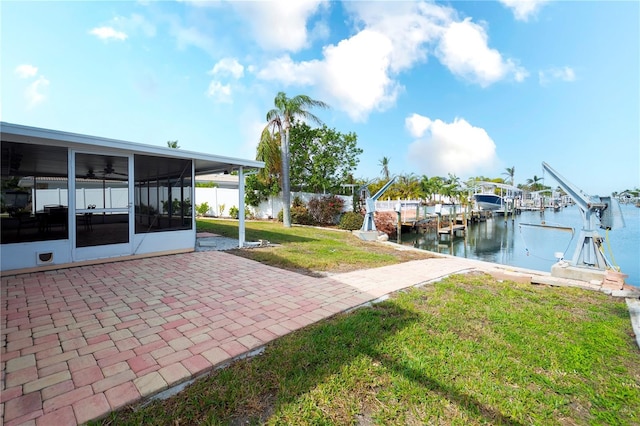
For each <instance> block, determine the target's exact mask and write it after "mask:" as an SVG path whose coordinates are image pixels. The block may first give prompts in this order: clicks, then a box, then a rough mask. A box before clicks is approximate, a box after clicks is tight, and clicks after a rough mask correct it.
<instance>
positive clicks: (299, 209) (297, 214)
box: [291, 204, 315, 225]
mask: <svg viewBox="0 0 640 426" xmlns="http://www.w3.org/2000/svg"><path fill="white" fill-rule="evenodd" d="M291 223H296V224H298V225H315V221H314V220H313V216H311V213H309V209H307V206H305V205H304V204H303V205H301V206H300V205H297V206H296V205H294V206H292V207H291Z"/></svg>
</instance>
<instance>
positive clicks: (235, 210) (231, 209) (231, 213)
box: [229, 206, 240, 219]
mask: <svg viewBox="0 0 640 426" xmlns="http://www.w3.org/2000/svg"><path fill="white" fill-rule="evenodd" d="M239 215H240V209H238V208H237V207H236V206H231V207H229V216H231V217H232V218H234V219H237V218H238V216H239Z"/></svg>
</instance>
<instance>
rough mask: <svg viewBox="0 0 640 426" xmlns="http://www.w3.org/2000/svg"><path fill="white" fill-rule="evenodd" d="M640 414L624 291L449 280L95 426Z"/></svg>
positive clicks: (488, 420)
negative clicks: (618, 293) (618, 295)
mask: <svg viewBox="0 0 640 426" xmlns="http://www.w3.org/2000/svg"><path fill="white" fill-rule="evenodd" d="M261 423H268V424H287V425H289V424H290V425H317V424H322V425H344V424H365V425H367V424H384V425H387V424H398V425H404V424H444V425H454V424H458V425H461V424H464V425H467V424H472V425H474V424H511V425H519V424H527V425H529V424H536V425H538V424H540V425H542V424H544V425H548V424H551V425H553V424H559V425H566V424H579V425H583V424H584V425H588V424H603V425H605V424H606V425H614V424H621V425H624V424H627V425H633V424H635V425H637V424H640V351H639V350H638V347H637V346H636V345H635V341H634V339H633V338H632V331H631V326H630V321H629V314H628V311H627V309H626V305H625V303H624V301H622V300H620V299H614V298H611V297H607V296H605V295H603V294H601V293H597V292H588V291H584V290H579V289H572V288H545V287H541V286H532V285H528V284H516V283H513V282H497V281H495V280H494V279H492V278H491V277H489V276H486V275H481V274H467V275H458V276H453V277H450V278H448V279H446V280H444V281H442V282H439V283H436V284H434V285H430V286H427V287H424V288H420V289H412V290H410V291H408V292H404V293H399V294H397V295H395V296H394V297H393V298H391V299H389V300H388V301H386V302H384V303H381V304H378V305H375V306H373V307H371V308H363V309H359V310H357V311H354V312H351V313H348V314H342V315H338V316H336V317H334V318H332V319H330V320H326V321H323V322H320V323H318V324H315V325H313V326H310V327H307V328H305V329H303V330H300V331H298V332H295V333H293V334H291V335H288V336H285V337H283V338H281V339H279V340H277V341H276V342H274V343H272V344H270V345H268V347H267V348H266V350H265V352H264V353H263V354H261V355H259V356H257V357H255V358H252V359H248V360H242V361H238V362H235V363H233V364H232V365H231V366H229V367H228V368H225V369H222V370H217V371H215V372H214V373H212V374H211V376H209V377H207V378H205V379H202V380H200V381H198V382H196V383H194V384H193V385H192V386H190V387H188V388H187V389H186V390H185V391H183V392H182V393H181V394H179V395H177V396H175V397H173V398H171V399H169V400H167V401H162V402H154V403H152V404H150V405H148V406H146V407H144V408H142V409H138V410H135V411H133V410H131V409H125V410H122V411H120V412H117V413H114V414H112V415H111V416H110V417H108V418H107V419H105V420H103V422H102V424H105V425H106V424H113V425H126V424H152V425H173V426H176V425H192V424H205V425H216V424H238V425H239V424H261Z"/></svg>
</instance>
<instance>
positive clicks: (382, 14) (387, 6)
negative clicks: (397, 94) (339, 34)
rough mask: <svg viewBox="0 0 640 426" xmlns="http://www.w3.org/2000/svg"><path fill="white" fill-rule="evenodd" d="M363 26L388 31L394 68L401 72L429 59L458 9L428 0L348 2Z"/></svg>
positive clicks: (358, 22)
mask: <svg viewBox="0 0 640 426" xmlns="http://www.w3.org/2000/svg"><path fill="white" fill-rule="evenodd" d="M344 6H345V8H346V9H347V10H348V11H350V12H351V13H352V14H353V15H354V19H355V20H356V22H357V24H358V25H359V26H362V27H363V28H364V29H370V30H374V31H376V32H378V33H380V34H384V35H385V36H386V37H387V38H388V39H389V40H390V41H391V44H392V46H393V49H392V51H391V53H390V58H389V59H390V64H391V68H390V69H391V71H393V72H400V71H402V70H405V69H409V68H411V67H412V66H413V65H415V64H416V63H418V62H422V61H425V60H426V59H427V54H428V48H429V44H430V43H432V42H435V41H436V40H437V39H438V38H439V37H440V36H441V34H442V32H443V30H444V28H445V25H446V24H447V23H448V22H450V21H451V20H452V19H453V18H454V15H455V11H454V10H453V9H450V8H448V7H445V6H439V5H435V4H432V3H425V2H415V3H414V2H357V1H356V2H346V3H345V4H344Z"/></svg>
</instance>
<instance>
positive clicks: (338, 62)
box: [320, 30, 401, 121]
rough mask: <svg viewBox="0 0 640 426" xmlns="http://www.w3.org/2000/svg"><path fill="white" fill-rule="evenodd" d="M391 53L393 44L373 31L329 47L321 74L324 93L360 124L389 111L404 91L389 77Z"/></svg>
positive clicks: (362, 32) (360, 33) (325, 53)
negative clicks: (375, 113) (401, 91)
mask: <svg viewBox="0 0 640 426" xmlns="http://www.w3.org/2000/svg"><path fill="white" fill-rule="evenodd" d="M392 51H393V46H392V43H391V41H390V40H389V39H388V38H387V37H386V36H385V35H383V34H381V33H378V32H376V31H371V30H363V31H361V32H359V33H358V34H356V35H355V36H353V37H351V38H350V39H348V40H343V41H341V42H340V43H338V45H336V46H333V45H331V46H328V47H326V48H325V49H324V57H325V58H324V62H323V63H322V68H323V72H322V73H320V78H321V84H322V88H323V91H325V92H327V93H329V94H330V95H331V97H332V98H333V99H335V100H337V101H338V102H339V105H340V107H341V109H343V110H344V111H345V112H346V113H347V114H349V116H350V117H351V118H352V119H354V120H357V121H361V120H364V119H366V117H367V115H368V114H369V112H371V111H372V110H384V109H386V108H387V107H388V106H390V105H392V104H393V103H394V102H395V101H396V98H397V96H398V93H399V91H400V90H401V86H400V85H399V84H398V83H397V82H395V81H394V80H392V79H391V78H390V76H389V68H390V64H391V54H392Z"/></svg>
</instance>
